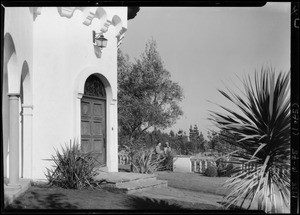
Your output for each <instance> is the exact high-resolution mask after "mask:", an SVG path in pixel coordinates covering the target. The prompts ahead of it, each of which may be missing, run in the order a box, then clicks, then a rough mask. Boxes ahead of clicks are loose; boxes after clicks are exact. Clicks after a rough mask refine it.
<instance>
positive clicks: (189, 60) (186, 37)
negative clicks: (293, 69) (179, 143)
mask: <svg viewBox="0 0 300 215" xmlns="http://www.w3.org/2000/svg"><path fill="white" fill-rule="evenodd" d="M127 27H128V30H127V32H126V34H125V38H124V39H123V42H122V45H121V50H122V51H123V52H124V53H126V54H128V55H129V57H130V60H131V61H134V59H135V58H139V56H140V54H141V53H142V52H143V51H144V50H145V45H146V43H147V42H148V41H149V40H150V39H151V38H153V39H155V40H156V43H157V49H158V52H159V53H160V55H161V57H162V60H163V61H164V66H165V68H166V69H167V70H168V71H169V72H170V73H171V79H172V81H174V82H177V83H179V85H180V86H181V87H182V88H183V92H184V99H183V101H182V102H181V103H180V106H181V107H182V110H183V112H184V114H183V116H181V117H180V119H179V120H177V122H176V124H175V125H174V126H172V127H171V128H168V129H166V130H165V132H169V131H170V130H173V131H174V132H178V130H179V129H182V130H184V131H186V133H187V134H188V130H189V127H190V125H193V126H194V125H195V124H196V125H197V126H198V128H199V130H200V131H201V132H202V133H203V134H204V136H206V134H207V132H208V131H209V130H211V129H212V130H216V128H215V127H214V126H213V124H212V122H211V121H209V120H208V119H207V118H208V117H209V111H210V110H212V111H219V112H222V111H221V109H220V108H219V107H218V106H217V105H216V104H214V103H218V104H222V105H224V106H226V107H229V108H233V109H234V108H235V107H234V106H232V104H231V103H230V102H228V101H227V100H226V99H225V98H224V97H223V96H222V95H221V94H220V93H219V92H218V90H217V89H225V88H226V86H227V87H229V88H230V89H237V88H236V87H240V86H241V84H240V81H239V79H238V77H242V76H243V75H247V74H250V75H252V74H253V73H254V71H255V70H259V71H260V70H261V68H262V67H270V66H272V67H274V68H275V71H276V72H280V71H283V72H287V71H288V70H289V69H290V3H267V4H266V5H265V6H263V7H245V8H243V7H141V8H140V11H139V12H138V13H137V16H136V17H135V18H134V19H132V20H129V21H128V26H127ZM210 101H211V102H210Z"/></svg>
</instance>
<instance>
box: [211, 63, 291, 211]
mask: <svg viewBox="0 0 300 215" xmlns="http://www.w3.org/2000/svg"><path fill="white" fill-rule="evenodd" d="M289 75H290V74H289V72H288V73H286V74H284V73H279V75H278V76H277V78H276V76H275V72H274V70H273V69H272V68H271V69H265V68H262V69H261V72H260V73H259V72H257V71H255V74H254V81H253V80H251V76H250V75H248V76H245V77H244V78H243V79H242V80H241V81H242V83H243V86H244V92H243V91H240V92H242V93H243V94H241V95H239V94H238V93H237V92H236V91H233V90H230V89H228V88H227V91H226V92H225V91H223V90H219V92H220V93H221V94H222V95H224V96H225V97H226V98H227V99H229V100H230V101H231V102H232V103H233V104H234V105H236V107H238V109H239V110H240V112H237V111H234V110H231V109H229V108H226V107H224V106H222V105H219V106H220V107H221V108H222V109H223V110H225V114H223V113H218V112H215V111H211V117H210V119H211V120H213V122H215V123H216V125H217V127H218V128H220V129H222V130H226V131H228V132H229V133H231V134H236V135H237V136H238V141H236V142H234V143H232V144H234V145H236V146H237V147H239V149H240V150H237V151H236V152H235V153H234V154H233V158H234V159H235V160H238V161H240V162H241V163H244V164H247V163H254V164H255V165H256V168H253V169H251V170H247V171H244V170H242V169H240V171H237V172H236V173H235V174H234V175H233V176H232V177H231V178H229V179H228V180H227V181H226V183H225V185H224V186H225V187H226V188H228V190H229V194H228V195H227V196H226V199H225V200H226V202H228V205H227V206H228V207H229V206H231V205H238V206H240V207H242V206H246V202H247V204H248V207H247V208H250V207H251V206H252V205H253V204H254V202H255V201H256V202H258V209H260V210H264V211H265V212H267V213H276V212H284V210H287V209H289V198H290V92H289V89H290V78H289ZM224 140H226V138H224Z"/></svg>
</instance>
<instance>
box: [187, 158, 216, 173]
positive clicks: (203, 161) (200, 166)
mask: <svg viewBox="0 0 300 215" xmlns="http://www.w3.org/2000/svg"><path fill="white" fill-rule="evenodd" d="M211 165H215V161H214V160H213V159H211V158H191V168H192V172H197V173H204V172H205V170H206V169H207V168H208V167H209V166H211Z"/></svg>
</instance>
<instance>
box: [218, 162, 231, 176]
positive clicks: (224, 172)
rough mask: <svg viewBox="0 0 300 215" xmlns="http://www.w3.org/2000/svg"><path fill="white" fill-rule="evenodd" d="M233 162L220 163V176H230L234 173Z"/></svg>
mask: <svg viewBox="0 0 300 215" xmlns="http://www.w3.org/2000/svg"><path fill="white" fill-rule="evenodd" d="M233 169H234V166H233V164H227V165H219V166H218V176H219V177H230V176H231V175H232V174H233Z"/></svg>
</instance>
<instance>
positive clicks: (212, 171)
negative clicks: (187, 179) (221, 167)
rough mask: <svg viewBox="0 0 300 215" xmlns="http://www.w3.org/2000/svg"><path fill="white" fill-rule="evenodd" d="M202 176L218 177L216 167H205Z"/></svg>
mask: <svg viewBox="0 0 300 215" xmlns="http://www.w3.org/2000/svg"><path fill="white" fill-rule="evenodd" d="M204 174H205V175H206V176H208V177H216V176H218V172H217V167H216V166H209V167H207V169H206V170H205V173H204Z"/></svg>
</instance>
